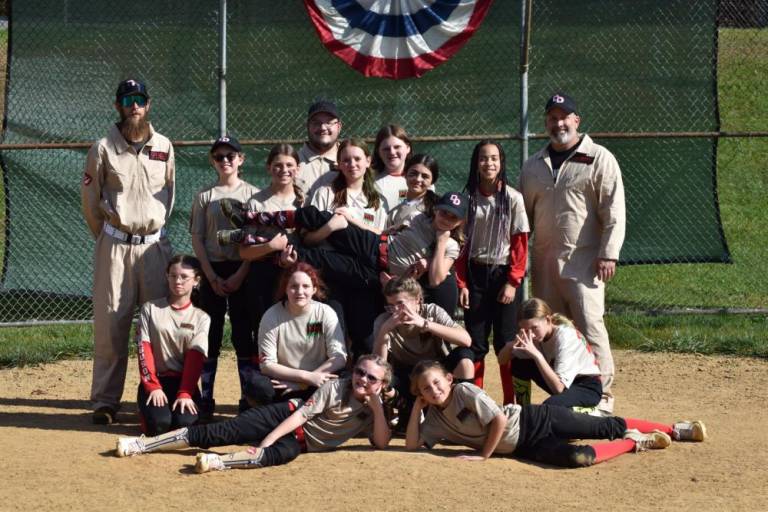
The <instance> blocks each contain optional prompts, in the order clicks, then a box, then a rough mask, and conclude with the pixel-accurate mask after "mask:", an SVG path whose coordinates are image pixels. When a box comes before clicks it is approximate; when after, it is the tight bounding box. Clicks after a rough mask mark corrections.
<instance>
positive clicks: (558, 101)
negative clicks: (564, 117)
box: [544, 92, 576, 114]
mask: <svg viewBox="0 0 768 512" xmlns="http://www.w3.org/2000/svg"><path fill="white" fill-rule="evenodd" d="M555 107H558V108H561V109H563V110H564V111H566V112H567V113H569V114H573V113H574V112H576V100H574V99H573V98H571V97H570V96H568V95H567V94H563V93H561V92H557V93H555V94H553V95H552V96H550V98H549V99H548V100H547V106H546V107H544V112H549V111H550V110H552V109H553V108H555Z"/></svg>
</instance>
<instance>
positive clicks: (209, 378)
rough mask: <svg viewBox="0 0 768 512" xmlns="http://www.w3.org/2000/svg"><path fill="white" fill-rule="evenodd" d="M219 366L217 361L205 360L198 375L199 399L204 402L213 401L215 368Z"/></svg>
mask: <svg viewBox="0 0 768 512" xmlns="http://www.w3.org/2000/svg"><path fill="white" fill-rule="evenodd" d="M218 365H219V360H218V359H210V358H208V359H206V360H205V363H203V371H202V373H201V374H200V384H201V386H200V387H201V388H202V389H201V390H200V397H201V399H202V400H203V401H204V402H208V401H211V400H213V385H214V383H215V382H216V368H217V367H218Z"/></svg>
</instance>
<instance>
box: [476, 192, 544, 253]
mask: <svg viewBox="0 0 768 512" xmlns="http://www.w3.org/2000/svg"><path fill="white" fill-rule="evenodd" d="M506 194H507V198H508V199H509V208H508V209H507V219H506V222H505V224H504V225H503V226H501V225H500V219H499V217H498V216H496V215H494V212H495V211H496V210H497V205H496V195H495V194H494V195H492V196H486V195H484V194H482V193H480V192H476V193H475V201H476V205H477V206H476V208H475V220H474V224H473V226H472V233H470V236H471V241H472V242H471V243H472V252H471V254H470V256H469V257H470V259H472V260H475V261H477V262H478V263H483V264H486V265H506V264H508V263H509V250H510V237H511V236H512V235H515V234H518V233H528V231H530V230H529V229H528V216H527V215H526V214H525V204H524V203H523V196H522V195H521V194H520V192H518V191H517V190H515V189H514V188H512V187H510V186H507V188H506ZM499 235H500V236H499Z"/></svg>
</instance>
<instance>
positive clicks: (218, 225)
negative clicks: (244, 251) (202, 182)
mask: <svg viewBox="0 0 768 512" xmlns="http://www.w3.org/2000/svg"><path fill="white" fill-rule="evenodd" d="M258 191H259V189H258V188H256V187H254V186H253V185H251V184H250V183H246V182H245V181H241V182H240V184H239V185H237V187H235V188H234V189H233V190H226V189H225V188H224V187H220V186H218V185H213V186H209V187H206V188H204V189H203V190H201V191H200V192H198V193H197V196H196V197H195V200H194V201H193V203H192V215H191V216H190V218H189V233H190V234H191V235H197V236H200V237H202V239H203V243H204V245H205V254H206V255H207V256H208V260H209V261H238V260H240V256H239V254H238V248H237V246H235V245H225V246H222V245H219V243H218V241H217V240H216V232H217V231H219V230H222V229H232V226H231V225H230V223H229V220H228V219H227V218H226V217H224V214H223V213H222V212H221V206H220V201H221V200H222V199H224V198H229V199H236V200H238V201H240V202H241V203H246V202H248V200H249V199H250V198H251V196H253V195H254V194H255V193H257V192H258Z"/></svg>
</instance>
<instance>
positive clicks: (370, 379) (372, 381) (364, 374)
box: [354, 368, 381, 384]
mask: <svg viewBox="0 0 768 512" xmlns="http://www.w3.org/2000/svg"><path fill="white" fill-rule="evenodd" d="M354 373H355V375H357V376H358V377H363V378H364V379H365V380H366V381H367V382H368V384H376V383H377V382H381V379H380V378H378V377H376V376H375V375H371V374H370V373H368V372H366V371H365V370H363V369H362V368H355V369H354Z"/></svg>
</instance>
